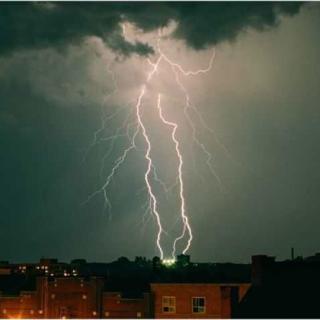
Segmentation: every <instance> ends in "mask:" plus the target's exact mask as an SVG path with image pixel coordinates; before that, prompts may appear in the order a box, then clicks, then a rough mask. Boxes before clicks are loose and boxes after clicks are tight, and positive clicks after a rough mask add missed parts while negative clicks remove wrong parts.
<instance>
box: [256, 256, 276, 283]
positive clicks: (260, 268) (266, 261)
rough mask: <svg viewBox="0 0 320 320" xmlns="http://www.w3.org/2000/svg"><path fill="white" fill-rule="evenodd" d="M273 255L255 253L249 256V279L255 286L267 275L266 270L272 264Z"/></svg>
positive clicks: (262, 281) (263, 280)
mask: <svg viewBox="0 0 320 320" xmlns="http://www.w3.org/2000/svg"><path fill="white" fill-rule="evenodd" d="M274 261H275V257H268V256H267V255H255V256H252V257H251V281H252V284H253V285H255V286H260V285H262V284H263V283H264V282H265V280H266V276H267V271H268V269H269V267H270V266H271V265H273V264H274Z"/></svg>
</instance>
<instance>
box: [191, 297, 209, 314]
mask: <svg viewBox="0 0 320 320" xmlns="http://www.w3.org/2000/svg"><path fill="white" fill-rule="evenodd" d="M205 312H206V299H205V298H204V297H193V298H192V313H205Z"/></svg>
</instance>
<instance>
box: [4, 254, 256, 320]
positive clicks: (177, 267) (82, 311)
mask: <svg viewBox="0 0 320 320" xmlns="http://www.w3.org/2000/svg"><path fill="white" fill-rule="evenodd" d="M1 266H2V267H3V269H4V271H3V273H2V274H0V318H35V319H37V318H38V319H40V318H153V317H156V318H213V317H215V318H223V317H224V318H228V317H230V315H231V314H232V310H233V309H234V307H235V306H236V305H237V304H238V302H239V301H240V300H241V298H242V296H243V295H244V294H245V292H246V290H247V288H248V287H249V286H250V284H249V282H248V281H245V280H247V279H249V277H250V266H249V265H235V264H212V263H208V264H206V263H201V264H198V263H192V262H190V257H189V256H185V255H180V256H179V257H178V259H177V261H176V263H173V264H170V265H164V264H163V263H162V262H161V260H160V259H159V258H154V259H153V260H152V261H150V260H146V259H145V258H143V257H137V258H136V260H135V261H130V260H129V259H127V258H125V257H122V258H119V259H118V260H116V261H114V262H111V263H87V262H86V261H85V260H83V259H76V260H73V261H72V262H71V263H64V262H59V261H58V260H57V259H44V258H43V259H41V260H40V262H39V263H31V264H30V263H29V264H28V263H20V264H9V263H8V262H3V263H2V265H1ZM248 271H249V272H248Z"/></svg>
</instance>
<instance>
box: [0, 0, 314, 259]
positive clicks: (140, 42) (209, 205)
mask: <svg viewBox="0 0 320 320" xmlns="http://www.w3.org/2000/svg"><path fill="white" fill-rule="evenodd" d="M159 29H161V30H162V39H161V48H162V50H163V51H164V52H165V53H166V54H167V55H168V56H170V58H171V59H172V60H174V61H175V62H178V63H179V64H181V65H182V66H183V68H184V69H186V70H189V69H190V70H197V69H199V68H200V69H201V68H202V69H203V68H206V66H207V65H208V62H209V61H210V57H211V55H212V52H213V51H212V50H213V49H214V50H215V58H214V61H213V65H212V69H211V70H210V72H207V73H204V74H201V75H198V76H191V77H181V81H183V84H184V85H185V87H186V88H187V90H188V93H189V95H190V99H191V101H192V104H193V105H195V106H196V107H197V110H199V113H200V114H201V115H202V117H203V119H204V120H205V122H206V124H207V125H208V127H210V128H211V129H212V130H208V128H206V126H205V124H204V123H202V122H201V121H200V120H199V117H197V115H195V114H193V115H192V119H193V120H194V123H195V125H196V129H197V137H198V138H199V139H200V140H201V142H202V143H203V144H204V145H205V146H206V148H207V150H208V151H209V152H210V154H212V163H211V164H212V166H213V168H214V171H215V173H216V175H217V177H215V176H214V175H212V174H211V172H210V170H209V168H208V166H207V163H206V162H207V158H206V155H205V154H204V153H203V152H202V150H201V148H200V147H199V145H197V144H196V143H194V141H193V139H192V130H191V128H190V125H189V124H188V122H187V121H186V117H185V114H184V112H183V107H184V95H183V94H182V92H181V90H180V89H179V87H178V86H177V84H176V83H175V79H174V76H173V74H172V70H170V68H169V67H168V65H166V64H165V63H163V64H161V66H160V67H161V68H160V69H161V70H160V69H159V72H158V73H157V74H156V75H155V78H154V80H153V81H152V82H150V85H148V93H147V94H146V97H145V99H144V101H143V117H144V119H145V123H146V127H147V130H148V133H149V134H150V139H151V142H152V152H151V156H152V158H153V160H154V164H155V165H156V167H157V173H158V174H159V175H160V176H161V178H162V180H164V181H165V182H166V183H167V184H168V185H171V184H173V183H174V182H175V181H176V172H177V158H176V156H175V152H174V145H173V143H172V141H171V140H170V134H169V131H168V129H167V128H165V127H164V126H162V125H161V123H159V118H158V117H157V113H156V103H157V101H156V96H157V93H158V92H161V95H162V96H163V100H162V102H163V108H164V110H165V113H166V115H167V116H168V117H169V118H170V119H174V121H176V122H177V123H178V124H179V128H178V130H177V137H178V138H179V141H180V146H181V152H182V154H183V159H184V167H183V179H184V184H185V199H186V208H187V214H188V216H189V219H190V224H191V226H192V230H193V235H194V239H193V241H192V244H191V248H190V250H189V251H188V253H189V254H190V255H191V257H192V260H194V261H219V262H222V261H229V262H248V261H249V260H250V257H251V255H253V254H259V253H261V254H270V255H274V256H276V257H277V258H280V259H283V258H288V257H289V255H290V248H291V247H295V248H296V253H297V254H300V255H303V256H307V255H311V254H313V253H315V252H317V251H319V250H320V249H319V224H320V214H319V213H320V197H319V190H320V170H319V163H320V148H319V137H320V111H319V100H320V90H319V84H320V62H319V57H320V42H319V30H320V5H319V4H318V3H304V4H303V5H302V4H301V3H298V2H294V3H290V2H286V3H281V2H277V3H272V2H265V3H254V2H250V3H241V2H237V3H223V2H219V3H207V2H203V3H192V2H190V3H181V2H180V3H175V2H170V3H161V2H159V3H151V2H149V3H134V2H131V3H125V2H121V3H72V4H67V3H45V2H42V3H23V4H21V3H20V4H19V3H11V4H6V3H1V4H0V146H1V149H0V150H1V157H0V159H1V160H0V161H1V162H0V195H1V196H0V260H11V261H36V260H38V259H39V258H40V257H42V256H44V257H56V258H58V259H59V260H65V261H69V260H71V259H74V258H85V259H87V260H89V261H110V260H112V259H115V258H118V257H119V256H127V257H129V258H134V257H135V256H147V257H153V256H154V255H158V251H157V248H156V246H155V238H156V223H155V221H154V219H153V218H152V216H151V215H150V213H148V212H145V208H144V207H143V206H144V205H145V204H146V201H147V200H148V195H147V192H146V189H145V184H144V173H145V170H146V167H147V162H146V160H145V159H144V153H145V150H146V144H145V141H144V140H143V137H142V136H141V134H139V136H138V137H137V150H133V151H132V152H131V153H130V155H129V156H128V158H127V159H126V162H125V163H124V164H123V166H122V167H121V169H120V170H119V171H117V172H116V174H115V176H114V178H113V179H112V182H111V184H110V188H109V189H108V196H109V199H110V202H111V204H112V210H111V211H109V210H107V208H106V207H105V203H104V198H103V195H102V194H101V193H100V194H97V195H96V196H95V197H93V198H91V199H90V201H88V202H86V200H87V199H88V196H90V195H91V194H92V193H93V192H95V191H96V190H98V189H99V188H101V186H102V185H103V183H104V181H105V179H106V177H107V176H108V174H109V173H110V170H111V169H112V166H113V165H114V163H115V161H116V160H117V159H118V158H119V156H121V154H122V152H123V150H124V149H125V148H126V147H127V146H128V143H129V141H128V137H127V136H126V133H127V127H126V126H124V127H123V128H121V126H122V125H123V123H124V121H125V120H126V119H127V117H129V120H130V119H131V120H134V119H135V118H134V106H135V103H136V101H137V99H138V96H139V92H140V90H141V86H142V85H143V84H144V82H145V81H146V77H147V76H148V72H150V67H151V66H150V64H149V63H148V58H149V59H150V61H152V62H155V61H156V59H157V57H158V52H157V48H156V41H157V37H158V30H159ZM115 81H116V82H115ZM108 115H114V116H113V117H112V118H111V119H110V120H109V121H107V122H106V126H105V128H104V130H102V131H101V132H99V135H98V139H97V143H96V144H94V145H93V139H94V132H95V131H96V130H98V129H99V128H100V126H101V117H106V116H108ZM128 123H129V129H128V132H129V134H131V135H132V133H133V127H132V122H130V121H129V122H128ZM133 125H134V123H133ZM130 126H131V127H130ZM119 127H120V129H119V130H118V131H117V128H119ZM115 133H119V135H120V136H119V137H118V138H117V139H116V140H114V145H113V147H112V145H111V144H112V140H108V139H107V140H106V139H105V140H103V139H104V138H106V137H108V136H111V135H114V134H115ZM90 146H91V147H90ZM110 147H112V148H110ZM108 150H111V151H110V154H109V155H108V156H106V152H108ZM102 165H103V166H102ZM153 186H154V190H155V192H156V194H157V197H158V200H159V211H160V212H161V217H162V219H163V220H162V221H163V225H164V227H165V229H166V231H167V234H165V235H164V237H163V247H164V250H165V252H166V255H168V254H169V253H170V252H171V249H170V245H171V244H170V242H172V239H173V238H174V237H176V236H177V235H178V234H179V232H180V231H181V224H179V221H178V218H179V213H178V211H179V198H178V188H177V186H176V187H173V188H172V189H171V191H169V192H168V193H167V194H165V193H164V192H163V190H162V189H161V188H160V185H159V184H157V183H156V181H153ZM179 248H180V249H181V247H179ZM178 251H179V250H178Z"/></svg>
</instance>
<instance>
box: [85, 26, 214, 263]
mask: <svg viewBox="0 0 320 320" xmlns="http://www.w3.org/2000/svg"><path fill="white" fill-rule="evenodd" d="M160 39H161V32H160V31H159V36H158V40H157V46H156V51H157V52H156V53H157V56H158V57H157V59H156V60H155V61H154V62H152V61H151V59H149V58H148V59H147V61H148V64H149V65H150V67H151V69H150V71H149V73H148V74H147V75H146V80H145V83H143V84H142V85H141V87H140V90H139V94H138V96H137V97H136V102H135V105H134V116H135V121H134V123H133V134H132V135H130V133H129V132H130V126H132V123H127V122H126V121H125V123H124V124H123V127H125V126H126V127H127V129H126V134H127V136H128V137H129V141H130V143H129V146H128V147H127V148H125V149H124V150H123V152H122V154H121V156H120V157H119V158H118V159H117V160H116V161H115V162H114V165H113V167H112V169H111V170H110V172H109V174H108V175H107V177H106V178H105V179H104V181H105V182H104V183H103V185H102V186H101V188H99V189H98V190H96V191H95V192H94V193H93V194H91V195H90V196H89V197H88V199H87V201H89V200H91V199H92V198H93V197H95V196H97V195H99V194H102V195H103V197H104V201H105V205H106V207H107V208H108V210H111V200H110V199H109V187H110V183H111V181H112V179H113V178H115V176H116V174H117V171H118V170H120V169H121V166H122V165H124V163H125V161H126V159H127V158H128V156H129V154H130V152H131V151H132V150H137V147H136V139H137V137H138V136H139V135H141V136H142V137H143V140H144V144H145V148H144V159H145V162H146V167H145V172H144V182H145V187H146V190H147V194H148V202H147V203H148V206H147V207H148V208H147V209H148V211H149V212H150V213H151V214H152V215H153V216H154V218H155V219H154V220H155V222H156V226H157V233H156V236H155V241H156V245H157V249H158V251H159V255H160V258H161V260H162V261H163V262H164V263H167V264H170V263H172V262H173V261H174V260H175V257H176V254H177V253H178V252H177V245H178V243H179V242H182V243H183V245H182V253H183V254H185V253H187V251H188V250H189V249H190V246H191V243H192V239H193V233H192V228H191V224H190V219H189V215H188V209H187V199H186V197H185V184H184V158H183V154H182V151H181V142H180V141H179V138H178V134H177V133H178V131H179V125H178V123H176V122H174V121H173V120H172V119H169V118H168V116H167V115H166V114H165V113H164V110H163V108H162V99H161V92H157V93H156V94H157V104H156V105H155V106H149V105H145V104H144V98H145V95H146V93H147V90H148V84H149V83H151V82H152V81H153V78H154V76H155V75H156V74H157V73H158V71H159V70H160V68H162V66H165V65H167V66H169V69H170V70H171V75H172V78H173V79H174V81H175V84H176V85H177V90H179V91H180V92H181V93H182V94H183V97H184V108H183V115H184V117H185V118H186V120H187V123H188V125H189V127H190V129H191V133H192V139H193V143H195V144H196V145H197V147H198V148H199V150H200V151H201V152H202V153H203V155H204V157H205V162H206V165H207V168H208V170H209V171H210V172H211V174H212V175H213V176H214V177H215V178H216V179H217V181H218V182H219V183H220V179H219V177H218V175H217V174H216V172H215V170H214V168H213V165H212V163H211V161H212V155H211V153H210V152H209V151H208V149H207V148H206V146H205V144H204V143H203V142H201V141H200V138H199V137H198V135H197V131H196V126H195V124H194V122H193V120H192V116H191V111H192V112H193V114H195V115H196V116H197V117H198V120H199V121H200V123H202V124H203V126H204V127H205V129H207V130H209V131H212V129H211V128H209V127H208V126H207V125H206V123H205V121H204V119H203V118H202V116H201V114H200V112H199V111H198V109H197V108H196V106H194V105H193V104H192V103H191V101H190V95H189V93H188V90H187V89H186V87H185V86H184V85H183V82H182V81H181V79H180V78H181V77H192V76H198V75H201V74H204V73H207V72H209V71H210V70H211V69H212V65H213V60H214V57H215V52H214V51H213V52H212V55H211V58H210V61H209V63H208V66H207V67H206V68H204V69H199V70H195V71H191V70H185V69H184V68H183V67H182V66H181V65H180V64H178V63H177V62H175V61H173V60H172V59H171V58H169V57H168V56H167V55H166V54H165V53H164V52H163V50H162V48H161V43H160ZM109 72H110V73H111V74H112V77H113V79H114V74H113V73H112V72H111V71H109ZM115 88H116V90H117V86H116V83H115ZM146 107H148V108H154V109H155V111H156V114H157V115H158V118H159V119H160V121H161V122H162V124H163V126H164V127H165V128H166V129H167V130H168V131H169V133H170V135H169V136H170V139H171V141H168V142H170V143H171V144H172V146H173V147H174V152H175V156H176V159H177V163H178V165H177V168H176V169H175V170H176V181H177V188H178V197H179V199H178V200H179V203H180V204H179V209H178V210H179V216H180V219H179V220H180V221H181V228H180V230H181V231H180V234H179V235H178V236H177V237H176V238H175V239H174V240H173V243H172V248H171V252H170V256H169V257H168V255H167V254H166V253H165V250H164V248H163V246H162V240H163V235H164V233H166V230H164V228H163V221H162V215H161V211H160V209H159V200H158V196H157V194H156V191H155V190H154V188H153V183H152V181H153V180H156V181H157V182H160V183H161V184H162V185H163V186H164V188H165V189H166V191H167V190H168V189H169V188H168V187H166V186H165V183H163V181H162V180H161V178H160V177H159V176H158V174H157V170H156V166H155V164H154V161H153V159H152V156H151V154H152V150H153V148H155V146H153V145H152V141H151V138H150V135H149V133H148V130H147V127H146V124H145V122H144V118H143V114H142V110H143V108H146ZM112 117H113V115H109V116H107V117H106V118H105V119H103V121H102V126H101V128H100V129H98V130H97V131H96V132H95V134H94V141H93V144H92V145H94V144H95V143H96V142H97V136H98V133H99V132H101V131H102V130H103V129H104V128H105V126H106V123H107V121H110V120H112ZM120 129H122V128H119V130H117V132H116V134H115V135H113V136H110V137H107V138H104V140H107V141H109V140H110V143H111V144H112V146H113V144H114V143H115V140H116V139H117V137H118V136H119V131H120ZM109 153H110V149H109V152H108V154H109ZM87 201H86V202H87Z"/></svg>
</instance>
